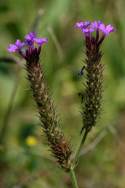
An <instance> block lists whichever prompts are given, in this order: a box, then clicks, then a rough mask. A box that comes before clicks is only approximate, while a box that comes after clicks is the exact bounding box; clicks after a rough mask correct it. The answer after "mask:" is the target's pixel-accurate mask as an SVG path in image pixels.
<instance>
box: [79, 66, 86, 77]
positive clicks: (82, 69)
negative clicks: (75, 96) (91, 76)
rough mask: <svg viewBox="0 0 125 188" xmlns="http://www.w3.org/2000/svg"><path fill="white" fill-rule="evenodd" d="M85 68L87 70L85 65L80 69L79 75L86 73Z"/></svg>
mask: <svg viewBox="0 0 125 188" xmlns="http://www.w3.org/2000/svg"><path fill="white" fill-rule="evenodd" d="M84 70H85V66H83V67H82V68H81V70H80V71H79V73H78V75H79V76H83V75H84Z"/></svg>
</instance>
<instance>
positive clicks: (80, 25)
mask: <svg viewBox="0 0 125 188" xmlns="http://www.w3.org/2000/svg"><path fill="white" fill-rule="evenodd" d="M75 28H77V29H81V31H82V32H83V33H84V35H85V36H88V35H90V34H91V33H93V32H98V31H101V32H102V33H103V34H104V36H107V35H109V34H110V33H111V32H114V31H115V29H114V27H113V26H112V25H105V24H104V23H102V22H101V21H100V20H99V21H94V22H90V21H85V22H82V21H80V22H77V23H76V24H75Z"/></svg>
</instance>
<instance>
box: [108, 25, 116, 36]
mask: <svg viewBox="0 0 125 188" xmlns="http://www.w3.org/2000/svg"><path fill="white" fill-rule="evenodd" d="M106 31H107V33H108V34H109V33H111V32H114V31H115V29H114V27H113V26H112V25H107V26H106Z"/></svg>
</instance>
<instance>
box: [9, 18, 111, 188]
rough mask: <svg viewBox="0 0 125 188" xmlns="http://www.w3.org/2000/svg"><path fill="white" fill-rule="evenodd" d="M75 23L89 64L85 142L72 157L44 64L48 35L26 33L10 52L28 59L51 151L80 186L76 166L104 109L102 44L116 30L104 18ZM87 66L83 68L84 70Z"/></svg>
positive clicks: (84, 115) (41, 118) (83, 111)
mask: <svg viewBox="0 0 125 188" xmlns="http://www.w3.org/2000/svg"><path fill="white" fill-rule="evenodd" d="M75 27H76V28H78V29H80V30H81V31H82V33H83V37H84V39H85V47H86V50H85V55H86V58H85V64H84V65H83V67H84V71H85V72H86V81H85V92H84V97H82V100H81V105H82V119H83V126H82V129H81V138H82V139H81V142H80V145H79V147H78V149H77V151H76V154H75V157H74V158H73V159H72V160H71V154H72V150H71V146H70V143H69V142H68V141H67V140H66V138H65V137H64V134H63V132H62V130H61V129H60V125H59V122H58V117H57V115H56V112H55V108H54V105H53V102H52V100H51V97H50V95H49V91H48V87H47V83H46V81H45V78H44V73H43V66H42V65H41V64H40V60H39V56H40V53H41V48H42V46H43V44H45V43H47V42H48V40H47V38H37V36H36V34H35V33H34V32H31V33H29V34H27V35H26V36H25V39H24V42H21V41H20V40H17V41H16V42H15V43H14V44H10V45H9V47H8V51H9V52H16V53H18V54H20V55H21V56H22V57H23V58H24V59H25V60H26V71H27V78H28V80H29V82H30V86H31V90H32V93H33V97H34V100H35V102H36V105H37V108H38V111H39V115H40V122H41V126H42V128H43V130H44V133H45V135H46V138H47V141H48V145H49V146H50V148H51V152H52V154H53V155H54V157H55V158H56V160H57V162H58V163H59V165H60V166H61V167H62V168H63V169H64V170H65V171H67V172H70V174H71V178H72V181H73V186H74V188H78V184H77V180H76V177H75V173H74V168H75V166H76V163H77V162H78V157H79V153H80V150H81V147H82V145H83V143H84V141H85V139H86V137H87V135H88V133H89V132H90V131H91V129H92V127H93V126H95V124H96V121H97V118H98V116H99V113H100V107H101V98H102V83H103V64H102V63H101V58H102V52H101V50H100V47H101V44H102V42H103V40H104V38H105V37H106V36H108V35H109V33H111V32H113V31H114V28H113V27H112V26H111V25H107V26H105V25H104V24H103V23H102V22H101V21H94V22H89V21H86V22H77V23H76V24H75ZM83 67H82V68H81V70H83Z"/></svg>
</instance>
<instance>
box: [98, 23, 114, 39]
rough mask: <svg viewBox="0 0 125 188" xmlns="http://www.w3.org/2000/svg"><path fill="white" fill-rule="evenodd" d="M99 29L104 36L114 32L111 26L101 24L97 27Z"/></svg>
mask: <svg viewBox="0 0 125 188" xmlns="http://www.w3.org/2000/svg"><path fill="white" fill-rule="evenodd" d="M99 29H100V30H101V31H102V32H103V33H104V35H106V36H107V35H109V34H110V33H111V32H114V31H115V29H114V27H113V26H112V25H110V24H109V25H104V24H103V23H102V24H100V25H99Z"/></svg>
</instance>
